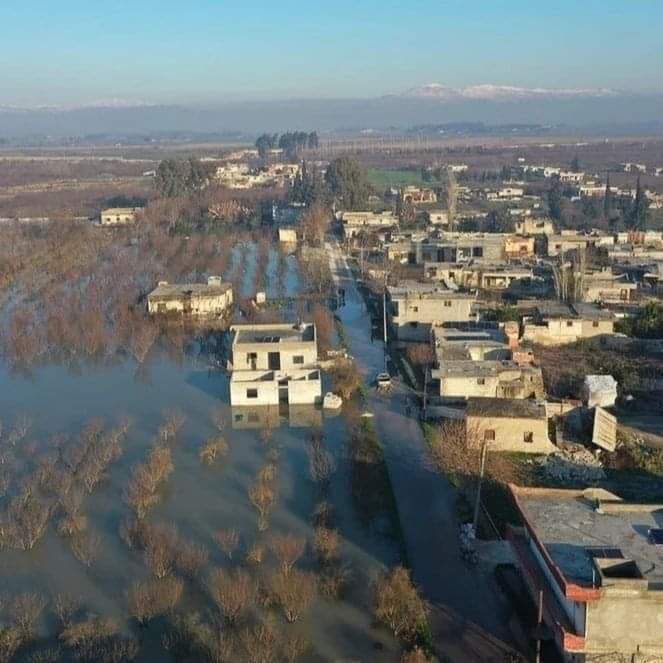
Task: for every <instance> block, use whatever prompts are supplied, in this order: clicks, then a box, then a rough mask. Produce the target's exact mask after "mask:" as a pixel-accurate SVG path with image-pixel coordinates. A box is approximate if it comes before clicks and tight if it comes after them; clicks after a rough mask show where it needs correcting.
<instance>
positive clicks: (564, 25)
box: [0, 0, 663, 108]
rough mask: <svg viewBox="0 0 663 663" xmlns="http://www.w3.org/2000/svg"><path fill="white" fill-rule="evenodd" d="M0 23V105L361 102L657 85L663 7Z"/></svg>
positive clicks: (228, 10) (85, 13)
mask: <svg viewBox="0 0 663 663" xmlns="http://www.w3.org/2000/svg"><path fill="white" fill-rule="evenodd" d="M0 22H1V23H2V24H3V27H4V30H3V32H4V35H3V37H4V38H3V40H2V43H0V64H1V65H2V66H0V90H2V92H0V106H13V107H21V108H24V107H25V108H34V107H41V106H46V107H52V106H57V107H59V106H62V107H73V106H80V105H90V104H92V105H94V104H99V103H100V102H108V101H114V102H115V103H117V102H118V101H119V102H120V103H122V104H139V103H147V104H158V105H164V104H165V105H186V106H209V105H218V104H223V103H228V102H253V101H282V100H293V99H307V100H310V99H314V100H322V99H370V98H375V97H382V96H384V95H389V94H399V93H402V92H403V91H406V90H408V89H410V88H413V87H418V86H421V85H426V84H428V83H431V82H435V83H440V84H442V85H446V86H450V87H452V88H463V87H467V86H476V85H483V84H490V85H504V86H517V87H523V88H553V89H577V88H580V89H588V88H589V89H595V88H609V89H614V90H625V91H628V92H629V93H643V92H648V93H651V92H657V91H663V77H662V74H661V71H660V66H659V65H660V62H661V61H662V60H663V44H662V43H661V41H660V38H659V30H658V27H659V26H660V25H661V24H662V23H663V5H662V4H661V3H657V2H654V1H649V0H645V1H644V2H641V3H638V4H637V5H633V4H626V3H623V2H618V1H616V0H609V1H607V2H598V0H590V1H588V2H584V3H582V4H581V5H578V4H577V3H575V2H571V0H562V1H560V2H557V3H555V4H554V6H552V5H551V6H538V5H537V6H533V5H532V4H531V3H528V2H524V0H512V1H511V2H508V3H506V4H504V3H502V4H501V5H500V6H494V4H493V3H484V4H483V5H482V6H478V7H477V6H472V7H469V6H468V5H467V4H466V3H461V2H456V1H453V2H439V1H435V0H419V1H418V2H413V3H409V4H408V5H403V4H402V3H394V2H387V3H385V2H378V1H377V0H366V1H365V2H362V3H360V4H358V3H356V2H351V1H350V0H339V1H338V2H337V3H335V4H334V5H333V6H329V7H302V6H300V4H299V3H294V2H292V1H290V0H288V1H286V2H284V3H279V5H278V6H277V5H274V4H271V3H267V2H255V3H251V5H250V6H248V5H247V6H243V7H238V6H229V3H225V2H214V1H212V0H199V1H198V2H196V3H193V4H192V5H191V6H187V7H186V10H184V9H183V8H182V6H181V5H180V4H179V3H177V4H176V3H174V2H172V1H166V2H159V3H157V2H156V1H155V0H147V1H145V2H141V3H129V2H126V0H122V1H120V2H116V3H113V4H112V5H111V6H103V7H94V6H91V5H90V4H89V3H84V2H82V0H71V1H69V2H67V3H65V4H64V6H59V7H58V9H57V11H53V8H52V5H51V3H47V2H46V1H45V0H33V1H32V2H29V3H23V4H22V5H20V6H15V7H8V6H5V7H2V8H0Z"/></svg>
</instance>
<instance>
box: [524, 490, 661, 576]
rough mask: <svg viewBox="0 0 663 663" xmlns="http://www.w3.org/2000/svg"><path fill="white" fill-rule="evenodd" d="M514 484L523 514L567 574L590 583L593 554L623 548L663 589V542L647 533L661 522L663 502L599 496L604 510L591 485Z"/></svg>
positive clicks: (608, 554)
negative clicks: (582, 487)
mask: <svg viewBox="0 0 663 663" xmlns="http://www.w3.org/2000/svg"><path fill="white" fill-rule="evenodd" d="M512 490H513V492H514V495H515V496H516V499H517V501H518V504H519V506H520V509H521V511H522V513H523V516H524V517H525V518H526V520H527V521H528V523H529V525H530V526H531V527H532V528H533V530H534V531H535V533H536V535H537V537H538V539H539V540H540V542H541V543H542V544H543V545H544V546H545V548H546V550H547V551H548V553H549V554H550V557H551V558H552V560H553V562H554V563H555V564H556V565H557V566H558V567H559V569H560V570H561V571H562V573H563V574H564V576H565V577H566V578H567V579H569V580H572V581H574V582H576V583H578V584H585V585H589V586H591V585H592V582H593V579H594V578H595V577H597V576H598V572H597V571H595V567H594V564H593V561H592V560H593V558H594V557H601V556H604V557H616V558H618V557H619V555H618V552H617V551H619V554H621V556H622V557H623V558H624V559H632V560H633V561H635V562H636V563H637V564H638V567H639V569H640V572H641V573H642V576H643V577H644V578H645V579H646V580H648V581H649V582H650V583H654V584H656V585H658V588H659V589H663V546H656V545H653V544H652V543H650V541H649V536H648V535H649V529H650V528H651V529H656V528H661V527H663V505H660V504H659V505H649V506H647V505H629V504H628V503H625V502H621V501H619V498H617V497H615V496H612V498H613V501H612V502H609V503H605V504H601V503H600V501H599V504H601V511H602V512H600V511H597V509H596V505H597V501H596V500H595V499H591V497H592V493H591V491H588V492H584V493H583V491H577V490H547V489H545V488H544V489H535V488H534V489H533V488H516V487H513V488H512ZM601 493H604V494H606V495H610V494H609V493H605V491H599V492H598V495H599V496H600V495H601ZM611 505H614V506H615V508H614V509H611V508H609V507H610V506H611Z"/></svg>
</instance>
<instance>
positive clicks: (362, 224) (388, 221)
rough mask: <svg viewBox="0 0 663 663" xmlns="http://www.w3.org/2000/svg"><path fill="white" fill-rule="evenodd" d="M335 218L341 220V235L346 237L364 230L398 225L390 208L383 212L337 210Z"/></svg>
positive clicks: (353, 235)
mask: <svg viewBox="0 0 663 663" xmlns="http://www.w3.org/2000/svg"><path fill="white" fill-rule="evenodd" d="M336 218H337V219H338V220H339V221H340V222H341V226H342V228H343V235H344V236H345V237H346V238H347V239H352V238H353V237H356V236H357V235H358V234H359V233H360V232H362V231H365V230H374V229H376V228H385V227H388V228H393V227H394V226H397V225H398V217H397V216H396V215H394V213H393V212H392V211H391V210H388V211H385V212H373V211H371V210H368V211H366V212H345V211H343V212H338V213H337V215H336Z"/></svg>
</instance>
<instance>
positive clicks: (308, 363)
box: [232, 341, 318, 371]
mask: <svg viewBox="0 0 663 663" xmlns="http://www.w3.org/2000/svg"><path fill="white" fill-rule="evenodd" d="M270 352H278V353H279V357H280V361H281V367H280V370H282V371H287V370H289V369H293V370H297V369H301V368H313V367H314V366H315V365H316V363H317V360H318V348H317V344H316V342H315V341H302V342H287V343H241V344H238V345H236V346H235V347H234V348H233V358H232V363H233V370H235V371H245V370H253V365H252V363H251V361H250V359H249V355H251V354H252V353H253V354H255V355H256V361H255V370H258V371H266V370H269V353H270ZM295 357H302V358H303V361H302V362H301V363H295Z"/></svg>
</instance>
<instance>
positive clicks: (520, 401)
mask: <svg viewBox="0 0 663 663" xmlns="http://www.w3.org/2000/svg"><path fill="white" fill-rule="evenodd" d="M475 363H477V362H475ZM516 366H517V365H516ZM465 414H466V416H468V417H493V418H497V419H511V418H516V417H517V418H521V419H545V418H546V406H545V403H543V402H539V401H533V400H530V399H525V398H475V397H471V398H468V399H467V408H466V410H465Z"/></svg>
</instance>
